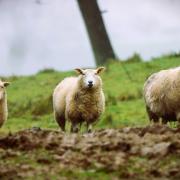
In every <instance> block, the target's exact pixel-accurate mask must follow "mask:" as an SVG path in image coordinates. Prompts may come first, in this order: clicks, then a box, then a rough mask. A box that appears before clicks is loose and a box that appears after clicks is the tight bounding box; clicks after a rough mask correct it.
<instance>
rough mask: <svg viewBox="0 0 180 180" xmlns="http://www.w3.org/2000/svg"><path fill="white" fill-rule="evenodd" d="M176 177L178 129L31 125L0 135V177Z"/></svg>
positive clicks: (179, 156)
mask: <svg viewBox="0 0 180 180" xmlns="http://www.w3.org/2000/svg"><path fill="white" fill-rule="evenodd" d="M95 177H96V179H177V180H179V179H180V129H171V128H168V127H165V126H164V127H162V126H149V127H145V128H123V129H105V130H98V131H95V132H93V133H90V134H68V133H63V132H57V131H50V130H41V129H38V128H33V129H29V130H24V131H20V132H17V133H14V134H8V135H6V136H1V137H0V179H13V180H14V179H95Z"/></svg>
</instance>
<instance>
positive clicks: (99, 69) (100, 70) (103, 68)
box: [96, 67, 106, 74]
mask: <svg viewBox="0 0 180 180" xmlns="http://www.w3.org/2000/svg"><path fill="white" fill-rule="evenodd" d="M105 69H106V68H105V67H99V68H97V69H96V74H100V73H101V72H103V71H104V70H105Z"/></svg>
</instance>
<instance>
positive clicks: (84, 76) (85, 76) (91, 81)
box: [75, 67, 105, 90]
mask: <svg viewBox="0 0 180 180" xmlns="http://www.w3.org/2000/svg"><path fill="white" fill-rule="evenodd" d="M104 70H105V68H104V67H99V68H97V69H80V68H77V69H75V71H76V72H77V73H78V74H79V83H80V86H81V87H82V88H83V89H88V90H92V89H97V88H101V86H102V80H101V77H100V76H99V75H100V73H101V72H103V71H104Z"/></svg>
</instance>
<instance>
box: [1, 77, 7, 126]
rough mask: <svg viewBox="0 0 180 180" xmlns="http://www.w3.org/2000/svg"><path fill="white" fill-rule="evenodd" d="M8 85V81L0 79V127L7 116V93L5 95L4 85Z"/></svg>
mask: <svg viewBox="0 0 180 180" xmlns="http://www.w3.org/2000/svg"><path fill="white" fill-rule="evenodd" d="M8 85H9V82H2V81H1V80H0V127H1V126H2V125H3V123H4V122H5V121H6V119H7V116H8V109H7V97H6V96H7V95H6V90H5V88H6V86H8Z"/></svg>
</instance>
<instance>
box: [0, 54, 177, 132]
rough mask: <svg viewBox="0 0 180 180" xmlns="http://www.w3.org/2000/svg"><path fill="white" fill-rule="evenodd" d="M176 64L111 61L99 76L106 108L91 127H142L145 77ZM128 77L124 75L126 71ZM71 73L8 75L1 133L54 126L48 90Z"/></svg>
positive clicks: (166, 60)
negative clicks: (5, 117) (6, 100)
mask: <svg viewBox="0 0 180 180" xmlns="http://www.w3.org/2000/svg"><path fill="white" fill-rule="evenodd" d="M179 65H180V57H162V58H157V59H154V60H152V61H150V62H129V63H121V62H111V63H109V64H108V65H107V70H106V72H104V74H103V75H102V79H103V83H104V92H105V96H106V111H105V113H104V115H103V116H102V118H101V119H100V121H99V122H98V124H97V125H96V126H95V128H112V127H113V128H119V127H124V126H145V125H147V124H148V123H149V122H148V119H147V115H146V112H145V107H144V102H143V98H142V88H143V84H144V82H145V80H146V78H147V77H148V76H149V75H150V74H152V73H153V72H156V71H159V70H161V69H166V68H170V67H176V66H179ZM126 71H127V72H128V74H129V75H130V78H129V77H128V75H127V72H126ZM72 75H76V74H75V72H73V71H69V72H57V71H54V70H48V69H47V70H43V71H41V72H39V73H37V74H35V75H32V76H22V77H16V76H13V77H8V78H5V79H7V80H9V81H10V82H11V85H10V86H9V87H8V89H7V93H8V107H9V119H8V121H7V122H6V123H5V125H4V126H3V128H2V129H1V132H9V131H11V132H14V131H18V130H21V129H25V128H31V127H34V126H38V127H41V128H50V129H58V126H57V124H56V122H55V121H54V119H53V113H52V92H53V89H54V87H55V86H56V84H57V83H58V82H60V81H61V80H62V79H63V78H65V77H67V76H72Z"/></svg>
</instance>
